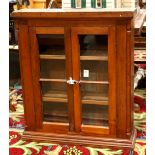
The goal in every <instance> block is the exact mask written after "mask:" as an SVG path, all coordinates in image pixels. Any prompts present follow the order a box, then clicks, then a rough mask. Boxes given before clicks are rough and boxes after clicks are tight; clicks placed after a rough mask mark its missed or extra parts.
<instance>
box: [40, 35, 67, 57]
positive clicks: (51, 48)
mask: <svg viewBox="0 0 155 155" xmlns="http://www.w3.org/2000/svg"><path fill="white" fill-rule="evenodd" d="M37 38H38V43H39V53H40V54H47V55H65V50H64V49H65V46H64V35H63V34H41V35H37Z"/></svg>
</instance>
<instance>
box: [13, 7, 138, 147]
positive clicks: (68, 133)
mask: <svg viewBox="0 0 155 155" xmlns="http://www.w3.org/2000/svg"><path fill="white" fill-rule="evenodd" d="M134 13H135V11H134V10H133V9H112V10H109V9H108V10H102V9H101V10H97V11H95V9H92V10H90V9H89V10H87V9H83V10H81V11H80V10H76V9H75V10H74V9H71V10H65V11H62V10H61V9H57V10H56V9H51V10H49V9H48V10H46V9H45V10H43V9H42V10H39V9H35V10H32V9H30V10H19V11H16V12H14V13H13V14H12V16H13V17H14V18H15V21H16V27H17V30H18V38H19V51H20V65H21V75H22V86H23V95H24V110H25V120H26V128H25V132H24V135H23V138H24V139H30V140H37V141H48V142H54V143H59V144H68V143H71V144H75V145H76V144H77V145H88V146H94V147H103V146H119V147H127V148H133V147H134V140H135V130H134V127H133V75H134V72H133V64H134V63H133V43H134V42H133V17H134Z"/></svg>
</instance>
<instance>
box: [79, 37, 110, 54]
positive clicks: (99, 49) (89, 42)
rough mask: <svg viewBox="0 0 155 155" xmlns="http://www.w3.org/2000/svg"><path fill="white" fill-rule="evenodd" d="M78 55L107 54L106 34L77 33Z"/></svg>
mask: <svg viewBox="0 0 155 155" xmlns="http://www.w3.org/2000/svg"><path fill="white" fill-rule="evenodd" d="M79 44H80V56H101V57H102V56H107V54H108V53H107V52H108V36H107V35H79Z"/></svg>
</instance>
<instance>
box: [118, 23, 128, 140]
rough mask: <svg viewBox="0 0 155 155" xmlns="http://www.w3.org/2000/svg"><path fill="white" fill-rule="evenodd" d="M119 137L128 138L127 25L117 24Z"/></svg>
mask: <svg viewBox="0 0 155 155" xmlns="http://www.w3.org/2000/svg"><path fill="white" fill-rule="evenodd" d="M116 54H117V55H116V57H117V62H116V65H117V76H116V77H117V84H116V88H117V137H120V138H126V113H127V109H126V108H127V107H126V102H127V97H126V96H127V88H126V80H127V76H126V75H127V70H126V65H127V61H126V57H127V55H126V25H125V24H123V25H121V24H120V25H117V53H116Z"/></svg>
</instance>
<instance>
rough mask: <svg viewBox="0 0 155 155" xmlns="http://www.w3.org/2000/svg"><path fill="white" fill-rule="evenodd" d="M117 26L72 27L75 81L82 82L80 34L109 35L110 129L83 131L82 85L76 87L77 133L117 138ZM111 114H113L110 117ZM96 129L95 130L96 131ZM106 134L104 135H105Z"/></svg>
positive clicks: (86, 128) (87, 128)
mask: <svg viewBox="0 0 155 155" xmlns="http://www.w3.org/2000/svg"><path fill="white" fill-rule="evenodd" d="M115 33H116V32H115V26H103V27H98V26H97V27H92V26H90V27H89V26H87V27H72V29H71V37H72V53H73V54H72V61H73V79H74V80H77V81H80V54H79V46H78V35H79V34H96V35H97V34H99V35H101V34H107V35H108V59H109V60H110V61H108V76H109V81H110V82H109V83H110V84H109V95H110V97H109V99H110V100H109V103H110V105H109V128H106V127H104V128H100V127H96V128H95V127H93V126H92V127H84V128H83V130H82V127H81V126H82V123H81V118H82V116H81V110H80V109H81V100H80V99H81V94H80V84H79V83H77V84H75V85H74V111H75V113H74V118H75V122H76V124H75V131H76V132H77V133H80V132H81V133H82V132H86V133H89V132H90V133H96V134H101V135H104V134H105V135H112V136H116V65H115V62H116V47H115V44H112V42H113V43H115V37H116V36H115ZM109 42H110V44H109ZM77 109H78V110H77ZM110 113H112V114H111V115H110ZM94 129H95V130H94ZM103 133H104V134H103Z"/></svg>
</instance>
